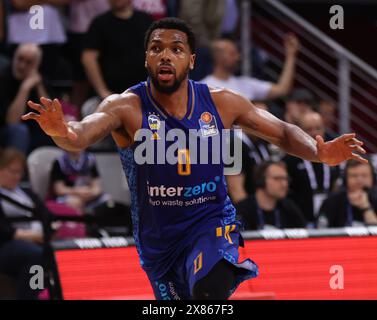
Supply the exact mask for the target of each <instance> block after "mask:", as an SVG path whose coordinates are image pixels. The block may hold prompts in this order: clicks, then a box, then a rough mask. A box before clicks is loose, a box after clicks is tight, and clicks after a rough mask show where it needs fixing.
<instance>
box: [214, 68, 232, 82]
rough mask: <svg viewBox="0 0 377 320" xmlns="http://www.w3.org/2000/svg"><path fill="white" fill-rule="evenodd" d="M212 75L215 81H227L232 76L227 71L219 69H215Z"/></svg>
mask: <svg viewBox="0 0 377 320" xmlns="http://www.w3.org/2000/svg"><path fill="white" fill-rule="evenodd" d="M212 75H213V76H214V77H215V78H217V79H221V80H228V79H229V78H230V77H231V76H232V74H231V73H229V72H228V71H226V70H224V69H222V68H220V67H215V69H214V71H213V73H212Z"/></svg>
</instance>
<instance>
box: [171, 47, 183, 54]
mask: <svg viewBox="0 0 377 320" xmlns="http://www.w3.org/2000/svg"><path fill="white" fill-rule="evenodd" d="M182 51H183V49H182V48H180V47H175V48H174V49H173V52H174V53H181V52H182Z"/></svg>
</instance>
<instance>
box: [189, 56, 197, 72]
mask: <svg viewBox="0 0 377 320" xmlns="http://www.w3.org/2000/svg"><path fill="white" fill-rule="evenodd" d="M195 59H196V54H192V55H191V56H190V70H193V69H194V67H195Z"/></svg>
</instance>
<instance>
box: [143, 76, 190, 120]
mask: <svg viewBox="0 0 377 320" xmlns="http://www.w3.org/2000/svg"><path fill="white" fill-rule="evenodd" d="M188 82H189V85H188V100H187V106H186V114H185V115H184V116H183V117H182V118H177V117H175V116H172V115H170V114H169V113H168V112H166V110H165V108H164V107H163V106H162V105H161V104H160V103H159V102H158V101H157V100H155V98H154V97H153V95H152V92H151V88H150V78H148V80H147V81H146V82H145V87H146V92H147V96H148V99H149V100H150V102H151V104H152V105H153V107H154V108H155V109H157V111H158V112H159V113H161V114H162V116H163V117H164V118H165V119H167V118H171V119H174V120H178V121H183V120H185V119H188V120H190V119H191V117H192V115H193V113H194V108H195V90H194V84H193V83H192V81H191V80H190V79H189V81H188Z"/></svg>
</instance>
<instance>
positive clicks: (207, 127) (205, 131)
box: [199, 112, 219, 137]
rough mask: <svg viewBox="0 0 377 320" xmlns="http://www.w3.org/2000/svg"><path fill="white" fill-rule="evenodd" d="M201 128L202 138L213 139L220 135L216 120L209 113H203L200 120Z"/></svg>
mask: <svg viewBox="0 0 377 320" xmlns="http://www.w3.org/2000/svg"><path fill="white" fill-rule="evenodd" d="M199 127H200V131H201V133H202V137H212V136H215V135H217V134H218V133H219V130H218V129H217V123H216V118H215V117H214V116H213V115H212V114H210V113H209V112H203V113H202V115H201V116H200V119H199Z"/></svg>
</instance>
